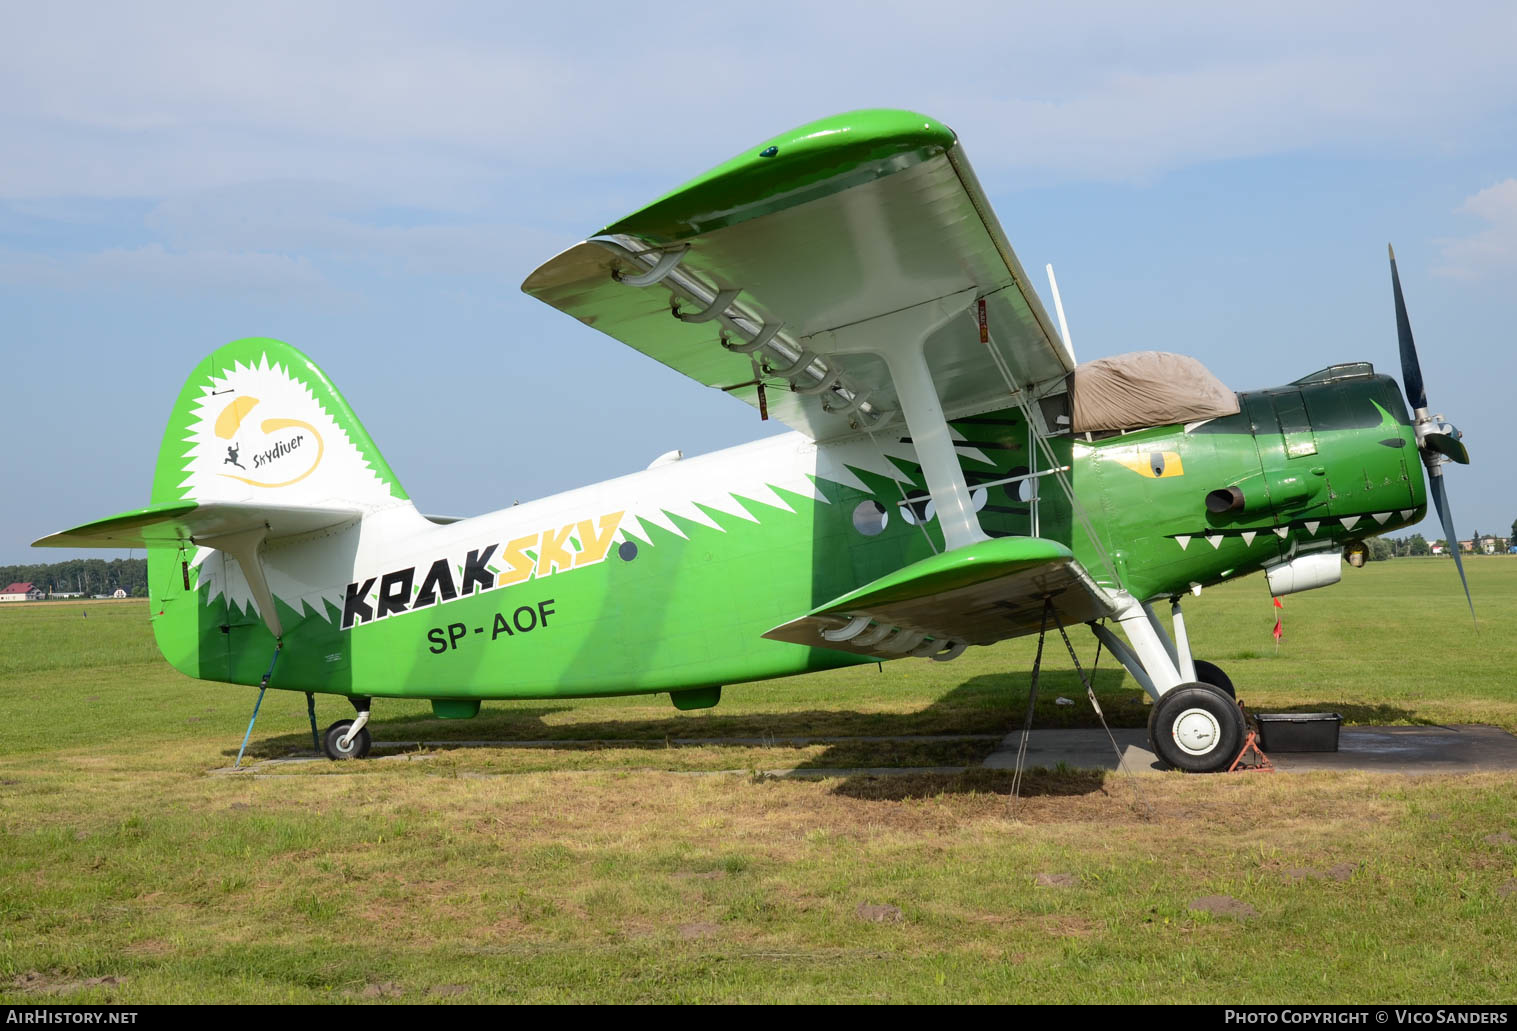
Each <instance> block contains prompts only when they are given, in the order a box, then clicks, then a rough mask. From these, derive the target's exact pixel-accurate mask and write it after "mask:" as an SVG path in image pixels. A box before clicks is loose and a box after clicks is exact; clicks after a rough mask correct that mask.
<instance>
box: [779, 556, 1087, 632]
mask: <svg viewBox="0 0 1517 1031" xmlns="http://www.w3.org/2000/svg"><path fill="white" fill-rule="evenodd" d="M1045 599H1047V600H1048V601H1049V602H1051V604H1052V606H1053V612H1054V614H1056V615H1057V616H1058V618H1059V620H1060V621H1061V622H1062V623H1064V624H1065V625H1066V626H1068V625H1070V624H1072V623H1084V622H1087V621H1089V620H1092V619H1100V618H1102V617H1105V616H1110V615H1112V614H1113V612H1114V607H1113V605H1112V602H1111V600H1110V599H1109V598H1108V597H1107V595H1106V592H1105V591H1103V590H1102V589H1101V588H1100V587H1099V586H1097V585H1096V584H1095V582H1094V581H1092V580H1091V579H1090V577H1089V575H1088V574H1087V573H1086V572H1085V569H1084V567H1082V566H1081V565H1080V563H1079V562H1077V561H1076V560H1075V558H1074V555H1073V554H1071V553H1070V550H1069V549H1068V548H1067V547H1065V546H1064V545H1062V544H1060V543H1058V542H1057V541H1050V540H1045V539H1043V538H1041V537H1002V538H998V539H995V540H987V541H981V542H979V543H977V544H973V545H970V546H968V547H964V548H958V549H956V550H954V551H950V552H947V553H945V554H941V555H934V556H932V557H931V558H926V559H922V560H921V561H920V562H914V563H912V564H911V565H909V566H906V567H905V568H903V569H898V570H896V571H895V572H894V573H890V574H887V575H886V576H882V577H880V578H879V579H878V580H875V581H874V582H872V583H869V584H865V585H864V586H863V587H860V588H858V589H857V590H854V591H850V592H849V593H848V594H845V595H843V596H842V597H840V598H835V599H834V600H832V601H830V602H828V603H826V604H825V605H823V606H821V607H820V608H817V609H814V610H812V611H811V612H810V613H808V614H806V615H805V616H802V617H800V618H799V619H795V620H792V621H790V622H789V623H785V624H783V625H781V626H777V627H775V628H774V629H773V630H770V631H769V632H768V633H766V634H765V635H764V636H765V637H767V638H769V639H770V640H774V641H788V642H790V643H792V644H804V645H808V646H810V647H813V648H833V649H836V650H838V651H845V652H852V653H853V654H855V655H868V656H870V657H871V658H878V659H891V658H899V657H901V656H903V655H921V656H927V655H942V656H943V657H951V655H953V654H957V652H958V651H959V650H962V647H963V646H965V645H971V644H993V643H994V642H996V641H1003V640H1006V639H1008V638H1012V637H1020V636H1022V635H1023V634H1030V633H1036V632H1037V631H1038V629H1039V628H1040V627H1041V626H1042V623H1043V609H1044V601H1045ZM1051 625H1052V623H1051V622H1050V626H1051Z"/></svg>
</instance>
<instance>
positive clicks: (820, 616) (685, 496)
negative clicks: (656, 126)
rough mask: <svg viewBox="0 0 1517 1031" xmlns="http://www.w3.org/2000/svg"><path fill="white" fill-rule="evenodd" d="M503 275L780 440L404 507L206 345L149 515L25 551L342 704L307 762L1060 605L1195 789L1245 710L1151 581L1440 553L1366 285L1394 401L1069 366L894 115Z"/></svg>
mask: <svg viewBox="0 0 1517 1031" xmlns="http://www.w3.org/2000/svg"><path fill="white" fill-rule="evenodd" d="M1391 269H1392V275H1393V281H1394V277H1395V258H1394V255H1392V260H1391ZM522 289H523V290H525V291H526V292H527V293H529V294H531V295H532V296H534V297H537V298H539V299H541V300H543V301H545V302H546V303H548V304H550V305H552V306H554V307H555V308H558V309H560V310H562V311H565V312H567V313H569V314H570V315H573V316H574V317H575V318H577V319H579V320H580V321H582V322H584V323H585V324H587V325H590V326H593V327H595V328H596V329H599V330H601V331H602V332H604V333H607V334H609V335H611V336H613V337H615V338H616V339H617V340H620V341H622V342H623V343H626V344H628V345H630V346H631V347H634V348H636V349H637V350H639V351H642V352H643V353H644V354H646V355H648V356H649V357H651V358H654V359H656V360H658V361H660V362H662V363H664V364H665V365H668V366H670V367H671V368H674V369H677V370H678V371H680V372H682V373H684V374H685V375H687V376H690V377H692V378H694V379H696V380H699V381H700V382H701V383H704V384H706V385H707V386H710V387H712V388H715V389H718V390H722V391H724V392H726V393H728V394H731V395H732V396H734V397H737V398H740V399H742V400H743V401H746V402H748V403H749V404H751V405H754V406H755V407H756V408H757V409H758V411H759V413H760V414H761V417H763V418H771V417H772V418H774V419H778V420H780V421H782V422H784V423H785V424H786V425H788V426H789V427H790V428H791V430H792V431H793V432H790V433H786V434H784V435H781V436H775V437H770V438H768V439H764V440H760V441H758V442H756V443H753V444H748V445H745V446H742V447H736V448H732V449H729V450H726V451H720V452H717V453H714V454H708V455H704V456H701V457H696V458H682V457H681V455H680V454H678V453H670V454H668V455H665V456H663V457H661V458H660V459H658V460H657V461H655V462H654V463H653V464H652V465H651V466H649V467H648V468H647V469H646V470H644V471H642V472H639V473H635V474H633V475H630V476H624V477H621V478H619V479H615V480H610V481H608V482H606V483H601V484H597V485H595V486H591V487H585V488H582V489H579V490H574V491H570V492H569V493H566V494H560V495H557V496H555V497H549V498H544V499H541V500H538V501H532V502H530V503H527V504H521V505H517V506H515V507H512V508H508V509H504V510H502V511H499V512H494V513H491V514H489V515H481V516H476V517H473V518H468V519H456V520H455V519H441V518H435V517H428V516H426V515H423V514H422V513H421V512H420V511H418V509H417V508H416V506H415V505H414V504H413V503H412V501H411V499H410V498H409V497H408V496H407V494H406V492H405V490H403V489H402V487H401V484H400V481H399V479H398V478H397V477H396V475H395V474H394V473H393V472H392V471H391V469H390V467H389V465H387V464H386V462H385V460H384V458H383V457H381V455H380V452H379V449H378V448H377V447H376V446H375V444H374V442H373V441H372V440H371V439H370V438H369V435H368V433H366V432H365V430H364V428H363V426H362V425H361V424H360V423H359V421H358V419H357V417H356V416H355V415H354V414H353V412H352V411H351V410H350V409H349V407H348V405H347V403H346V402H345V401H344V400H343V398H342V396H341V395H340V394H339V393H338V392H337V389H336V387H334V386H333V384H332V383H331V381H330V380H328V378H327V377H326V375H325V374H324V373H323V372H322V371H321V370H320V369H319V368H318V367H317V366H316V365H315V363H313V362H312V361H310V360H309V359H308V358H306V357H305V355H303V354H301V353H300V352H299V351H297V350H296V349H295V348H293V347H291V346H289V345H288V344H285V343H281V342H280V341H277V340H269V339H246V340H238V341H235V342H233V343H231V344H227V345H226V346H224V347H221V348H218V349H217V350H216V351H215V352H213V353H212V354H211V355H210V356H209V357H207V358H206V359H205V360H204V361H202V362H201V363H200V365H199V366H197V367H196V368H195V370H194V371H193V372H191V373H190V376H189V379H188V380H186V382H185V384H184V388H183V390H181V391H180V394H179V399H178V401H177V402H176V403H175V405H174V409H173V414H172V415H171V417H170V419H169V424H168V429H167V430H166V431H165V433H164V436H163V444H162V448H161V450H160V452H159V459H158V464H157V469H156V472H155V475H154V479H153V488H152V496H151V503H150V504H149V505H148V506H147V507H146V508H142V509H138V510H136V511H132V512H127V513H124V514H122V515H118V516H113V517H111V518H109V519H104V520H100V521H98V522H93V523H89V524H86V525H84V526H79V527H76V528H74V529H72V530H66V531H64V532H62V533H57V534H54V535H52V536H49V537H45V538H43V539H42V540H40V541H37V542H36V543H37V544H38V545H40V546H79V547H99V546H102V545H114V546H120V547H133V548H146V549H147V554H148V569H149V579H150V584H151V612H152V617H151V618H152V626H153V631H154V634H155V636H156V638H157V642H158V646H159V648H160V649H161V650H162V652H163V654H164V656H165V657H166V658H167V659H168V660H169V662H171V663H172V664H173V665H174V666H175V667H176V668H177V669H179V670H181V671H182V672H184V673H186V674H188V675H189V676H192V677H197V678H200V679H205V680H216V681H222V682H226V683H232V684H250V685H251V684H260V685H261V686H262V687H264V688H269V687H272V688H276V689H282V690H289V691H303V692H307V695H308V698H309V697H310V695H311V693H313V692H314V693H326V694H337V695H345V696H347V697H348V698H349V699H350V700H351V701H352V703H353V705H354V707H355V709H356V710H357V718H356V719H355V720H343V721H340V722H338V723H335V724H334V725H333V726H332V727H330V728H329V729H328V730H327V732H326V735H325V742H324V748H325V751H326V753H327V754H328V755H329V756H331V757H332V758H334V759H335V758H348V757H361V756H364V755H366V754H368V752H369V750H370V746H371V740H370V734H369V731H368V730H367V729H366V727H365V724H366V723H367V722H368V720H369V713H370V711H371V709H370V706H371V701H372V700H373V699H376V698H413V699H414V698H420V699H429V700H431V702H432V705H433V709H434V711H435V713H436V714H437V715H438V716H441V717H444V718H464V717H471V716H473V715H475V714H476V713H477V712H478V711H479V706H480V702H481V701H483V700H487V699H527V698H569V697H584V696H593V695H630V694H648V693H659V692H668V693H669V694H670V696H671V697H672V699H673V701H674V704H675V705H676V706H677V707H679V708H681V709H693V708H700V707H705V706H711V705H715V704H716V703H717V701H718V700H719V698H720V696H721V689H722V685H724V684H731V683H736V682H743V681H750V680H759V679H763V678H766V677H781V676H790V675H792V674H796V673H804V672H808V671H812V670H822V669H829V668H833V667H837V666H844V665H848V664H851V663H861V662H875V661H880V660H884V659H898V658H904V657H908V656H917V657H924V658H930V659H932V660H935V661H948V660H951V659H953V658H955V657H957V656H958V655H959V654H960V653H962V652H963V651H964V649H965V648H967V647H969V646H971V645H988V644H992V643H994V642H996V641H1001V640H1005V639H1007V638H1011V637H1016V636H1019V635H1024V634H1033V633H1039V632H1043V631H1046V630H1049V629H1052V628H1053V627H1054V626H1059V627H1061V628H1062V627H1064V626H1068V625H1070V624H1074V623H1087V624H1089V625H1090V626H1091V627H1092V629H1093V630H1094V631H1095V633H1096V634H1097V635H1098V637H1099V638H1100V640H1101V641H1102V642H1104V644H1105V645H1106V646H1107V647H1108V648H1109V649H1110V650H1111V651H1112V652H1113V653H1114V654H1115V655H1116V656H1117V657H1118V659H1119V660H1120V661H1121V662H1122V664H1123V665H1124V666H1125V667H1126V668H1127V670H1128V671H1129V672H1130V673H1131V674H1132V676H1133V677H1134V679H1135V680H1136V681H1137V682H1138V683H1139V684H1140V685H1141V686H1142V688H1143V689H1144V690H1145V691H1147V692H1148V693H1149V694H1150V695H1151V696H1152V697H1153V699H1154V703H1155V704H1154V706H1153V715H1152V719H1151V721H1150V734H1151V737H1152V739H1153V744H1154V745H1155V747H1156V749H1157V751H1158V753H1159V755H1161V756H1162V757H1163V758H1164V759H1165V760H1166V761H1168V762H1169V763H1171V764H1173V765H1175V766H1177V767H1181V768H1183V769H1187V770H1215V769H1222V768H1225V767H1226V766H1227V765H1228V764H1229V763H1230V762H1231V761H1232V760H1233V759H1234V757H1235V756H1236V755H1237V754H1238V753H1239V751H1240V750H1241V748H1242V744H1243V738H1244V736H1245V726H1244V721H1243V718H1242V715H1241V713H1240V710H1239V708H1238V706H1237V704H1236V703H1235V701H1234V700H1233V697H1232V696H1233V689H1232V686H1231V684H1230V683H1229V682H1228V679H1227V677H1226V675H1225V674H1224V673H1223V672H1222V671H1221V670H1219V669H1217V668H1216V667H1215V666H1213V665H1211V664H1209V663H1206V662H1203V661H1198V660H1195V659H1193V658H1192V655H1191V649H1190V644H1189V642H1188V640H1187V638H1186V633H1185V622H1184V619H1183V616H1182V614H1181V610H1180V599H1181V598H1182V596H1184V595H1185V594H1187V593H1189V592H1196V593H1199V592H1200V590H1201V588H1203V587H1205V586H1207V585H1209V584H1216V583H1219V582H1221V581H1223V580H1228V579H1234V578H1237V577H1239V576H1243V575H1245V574H1247V573H1252V572H1257V571H1260V570H1262V571H1264V572H1265V574H1266V576H1267V578H1268V584H1269V588H1270V590H1271V592H1272V593H1274V594H1276V595H1280V594H1284V593H1288V592H1291V591H1299V590H1306V589H1309V588H1314V587H1320V586H1324V585H1326V584H1330V583H1334V582H1336V581H1337V580H1338V579H1339V576H1340V569H1341V562H1342V561H1343V559H1344V557H1347V558H1348V559H1349V560H1350V561H1362V560H1363V556H1364V554H1365V546H1364V544H1363V541H1364V539H1365V538H1366V537H1368V536H1371V535H1374V534H1379V533H1384V532H1386V531H1389V530H1394V529H1397V528H1399V527H1404V526H1408V525H1411V524H1413V523H1415V522H1417V521H1419V520H1420V519H1422V517H1423V515H1424V514H1425V511H1426V503H1427V496H1428V493H1429V491H1430V490H1431V492H1432V495H1433V500H1434V503H1435V505H1436V506H1437V507H1438V509H1439V511H1440V513H1441V514H1442V515H1443V518H1444V525H1445V527H1446V528H1447V537H1448V539H1449V540H1455V539H1457V537H1456V535H1455V532H1454V529H1453V526H1452V523H1451V521H1450V516H1449V512H1448V507H1447V504H1446V502H1445V498H1444V491H1443V479H1442V475H1441V466H1442V463H1443V462H1445V461H1447V460H1450V459H1452V460H1455V461H1459V462H1467V461H1468V455H1467V454H1466V452H1465V450H1464V447H1463V445H1462V444H1460V443H1459V439H1458V438H1459V434H1458V431H1457V430H1455V429H1453V427H1451V426H1449V425H1447V424H1445V423H1443V422H1442V421H1441V419H1442V417H1441V416H1436V417H1435V416H1430V415H1429V414H1428V409H1427V401H1426V397H1425V392H1424V391H1423V388H1422V381H1421V374H1420V371H1419V369H1418V364H1417V357H1416V351H1415V348H1414V346H1413V343H1412V336H1411V330H1410V327H1409V325H1408V323H1407V319H1406V313H1405V308H1404V305H1403V303H1402V299H1401V290H1400V284H1399V281H1397V282H1395V302H1396V312H1397V320H1398V327H1399V331H1400V343H1401V358H1402V363H1403V379H1404V381H1405V385H1406V388H1407V396H1408V399H1409V400H1410V401H1411V405H1412V408H1413V409H1414V411H1413V413H1412V414H1410V415H1409V414H1408V411H1407V407H1406V405H1405V404H1403V402H1402V399H1401V394H1400V390H1399V389H1398V387H1397V385H1396V383H1395V382H1394V381H1393V380H1392V379H1390V378H1389V377H1386V376H1380V375H1376V374H1375V373H1374V370H1373V369H1372V368H1371V367H1370V366H1369V365H1368V364H1363V363H1360V364H1351V365H1336V366H1333V367H1331V368H1328V369H1324V370H1322V371H1320V372H1317V373H1314V374H1312V375H1310V376H1306V377H1304V378H1302V379H1299V380H1296V381H1295V382H1293V383H1290V384H1287V385H1285V386H1281V387H1277V388H1274V389H1270V390H1261V391H1256V392H1248V393H1242V394H1235V393H1233V392H1232V391H1229V390H1227V389H1226V388H1224V387H1222V386H1221V384H1220V383H1218V382H1217V381H1216V380H1215V378H1214V377H1211V375H1210V374H1209V373H1207V372H1206V371H1205V370H1204V369H1202V368H1201V367H1200V365H1199V363H1196V362H1195V361H1194V360H1193V359H1186V358H1181V357H1179V356H1173V355H1159V354H1154V353H1149V354H1146V355H1139V356H1135V357H1132V358H1118V359H1110V360H1106V361H1104V362H1096V363H1090V364H1088V365H1081V366H1078V368H1077V365H1076V362H1075V358H1074V354H1073V352H1072V350H1071V348H1070V347H1069V345H1068V338H1067V333H1065V334H1063V335H1061V334H1060V333H1059V332H1057V331H1056V330H1055V329H1054V327H1053V323H1052V322H1051V320H1050V318H1049V316H1048V314H1047V312H1046V311H1045V310H1044V308H1043V305H1042V304H1041V302H1040V301H1039V299H1038V296H1037V294H1036V293H1035V292H1034V290H1033V288H1032V286H1031V284H1030V282H1029V280H1028V277H1027V275H1026V273H1025V272H1024V271H1023V269H1022V267H1021V265H1020V264H1019V263H1018V261H1017V258H1016V256H1015V255H1014V254H1013V253H1012V250H1011V247H1010V245H1009V244H1008V243H1007V240H1006V238H1005V235H1004V234H1003V232H1002V230H1001V227H1000V225H999V224H998V223H997V221H996V218H995V216H994V214H993V213H992V212H991V208H990V205H989V203H988V202H987V200H986V198H985V194H984V191H983V190H982V189H981V187H980V185H979V183H978V182H977V181H976V179H975V175H974V172H973V171H972V169H971V168H970V165H969V162H968V160H967V159H966V158H965V156H964V151H963V149H962V147H961V146H960V145H959V142H958V139H957V138H956V137H955V135H954V133H953V132H951V131H950V130H949V129H948V128H947V127H946V126H944V125H942V124H940V123H938V122H936V121H934V120H932V119H930V118H926V117H923V116H922V115H918V114H913V113H910V112H905V111H887V110H880V111H861V112H855V113H852V114H847V115H841V116H838V117H835V118H830V119H825V120H823V121H819V122H815V123H812V124H810V125H806V126H803V127H801V128H799V129H795V130H792V131H791V132H787V133H784V134H782V135H780V136H777V137H775V138H773V139H771V140H769V141H767V142H765V143H763V144H761V145H759V146H756V147H754V148H752V149H751V150H748V151H745V152H744V153H742V154H740V155H738V156H737V157H735V158H733V159H732V160H730V161H728V162H726V163H725V164H723V165H720V166H718V167H717V168H715V169H712V170H711V171H709V172H707V173H706V174H705V175H702V176H700V177H698V178H696V179H694V180H692V181H691V182H689V183H687V184H685V185H684V186H681V187H680V188H678V189H676V190H674V191H672V192H671V193H669V194H667V195H666V196H664V197H662V198H660V199H658V200H656V201H654V202H653V203H652V204H649V205H648V206H647V207H644V208H643V209H641V210H639V211H637V212H635V213H634V214H631V215H629V216H627V217H626V218H624V219H622V220H621V221H619V222H616V223H615V224H613V225H610V226H607V227H606V228H605V229H603V230H601V231H600V232H599V233H597V234H595V235H594V236H592V237H591V238H590V239H588V240H586V241H585V242H583V243H580V244H577V245H575V246H574V247H571V248H569V249H568V250H566V251H564V252H563V253H561V254H559V255H558V256H557V257H554V258H552V259H551V260H549V261H548V262H546V263H545V264H544V265H542V266H541V267H540V268H538V269H537V270H536V271H534V272H533V273H532V274H531V275H530V276H529V277H528V278H527V280H526V282H525V283H524V284H523V287H522ZM1055 298H1056V299H1057V293H1055ZM1060 319H1061V321H1062V312H1061V313H1060ZM1166 394H1168V395H1170V396H1168V397H1165V396H1162V395H1166ZM1424 467H1425V473H1424ZM1456 559H1457V556H1456ZM1460 574H1461V577H1462V576H1463V570H1462V568H1461V570H1460ZM1467 590H1468V588H1466V591H1467ZM1166 602H1167V603H1168V604H1169V605H1170V607H1171V612H1172V614H1173V621H1172V625H1173V629H1174V633H1173V637H1171V636H1170V634H1168V633H1167V632H1166V630H1165V628H1164V626H1163V625H1162V624H1161V622H1160V620H1159V619H1158V617H1157V615H1156V612H1155V606H1157V605H1159V604H1161V603H1166ZM1108 624H1115V626H1116V627H1117V628H1118V629H1120V630H1121V632H1122V637H1125V641H1124V640H1123V639H1122V637H1118V636H1117V635H1116V634H1114V633H1113V632H1112V630H1111V629H1110V627H1109V625H1108ZM276 659H277V664H276V662H275V660H276ZM259 699H260V701H261V699H262V693H260V695H259ZM256 711H257V710H256V707H255V710H254V714H255V716H256ZM311 711H312V713H313V716H312V731H313V734H314V732H315V718H314V708H312V710H311ZM249 729H250V731H251V725H250V727H249Z"/></svg>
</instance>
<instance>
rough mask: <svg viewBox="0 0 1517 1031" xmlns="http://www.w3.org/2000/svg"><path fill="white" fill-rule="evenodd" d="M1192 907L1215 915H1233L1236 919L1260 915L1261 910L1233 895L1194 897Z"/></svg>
mask: <svg viewBox="0 0 1517 1031" xmlns="http://www.w3.org/2000/svg"><path fill="white" fill-rule="evenodd" d="M1190 908H1191V909H1196V910H1200V911H1201V912H1203V913H1211V914H1212V915H1213V916H1226V917H1232V918H1233V919H1234V920H1248V919H1251V918H1252V917H1256V916H1258V915H1259V911H1258V910H1257V909H1255V908H1254V907H1253V906H1250V905H1249V904H1248V903H1247V902H1244V901H1243V900H1242V899H1235V898H1233V897H1232V896H1231V895H1205V896H1203V897H1201V898H1199V899H1192V900H1191V903H1190Z"/></svg>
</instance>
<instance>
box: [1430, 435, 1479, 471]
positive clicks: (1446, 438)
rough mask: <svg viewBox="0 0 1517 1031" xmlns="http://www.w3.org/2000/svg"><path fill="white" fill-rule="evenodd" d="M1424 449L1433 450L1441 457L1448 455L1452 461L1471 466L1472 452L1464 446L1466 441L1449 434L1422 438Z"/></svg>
mask: <svg viewBox="0 0 1517 1031" xmlns="http://www.w3.org/2000/svg"><path fill="white" fill-rule="evenodd" d="M1422 444H1423V446H1424V447H1428V448H1431V449H1432V450H1434V451H1436V452H1438V453H1439V454H1440V455H1447V456H1448V457H1449V460H1450V461H1453V462H1458V463H1459V464H1460V465H1469V464H1470V452H1469V449H1467V448H1466V447H1465V446H1464V441H1462V440H1460V439H1459V438H1458V437H1455V436H1452V435H1450V434H1447V433H1429V434H1428V435H1427V436H1425V437H1423V438H1422Z"/></svg>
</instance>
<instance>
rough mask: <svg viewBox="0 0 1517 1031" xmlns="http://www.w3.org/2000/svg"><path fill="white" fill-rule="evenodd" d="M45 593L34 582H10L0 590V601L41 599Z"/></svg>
mask: <svg viewBox="0 0 1517 1031" xmlns="http://www.w3.org/2000/svg"><path fill="white" fill-rule="evenodd" d="M45 597H47V595H46V594H45V593H44V592H43V590H42V588H40V587H37V586H35V585H34V584H11V585H10V586H9V587H7V588H6V589H5V590H3V591H0V601H41V600H42V599H43V598H45Z"/></svg>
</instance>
